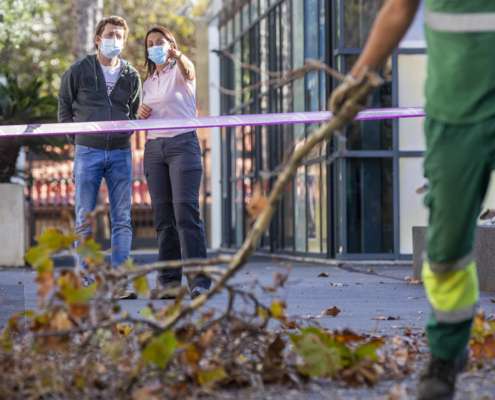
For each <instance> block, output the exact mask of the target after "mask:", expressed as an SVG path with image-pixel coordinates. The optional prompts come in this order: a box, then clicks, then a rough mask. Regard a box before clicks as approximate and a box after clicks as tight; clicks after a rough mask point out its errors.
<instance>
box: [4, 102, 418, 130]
mask: <svg viewBox="0 0 495 400" xmlns="http://www.w3.org/2000/svg"><path fill="white" fill-rule="evenodd" d="M423 116H425V113H424V110H423V108H422V107H407V108H374V109H368V110H364V111H362V112H360V113H359V114H358V116H357V117H356V119H357V120H366V119H390V118H410V117H423ZM331 117H332V113H331V112H329V111H311V112H299V113H281V114H253V115H224V116H221V117H198V118H170V119H147V120H139V121H137V120H130V121H102V122H74V123H68V124H38V125H36V124H30V125H0V137H8V136H28V135H63V134H67V133H69V134H74V133H77V134H79V133H90V132H125V131H137V130H156V129H191V130H195V129H198V128H213V127H227V126H243V125H278V124H301V123H306V124H307V123H312V122H325V121H328V120H329V119H330V118H331Z"/></svg>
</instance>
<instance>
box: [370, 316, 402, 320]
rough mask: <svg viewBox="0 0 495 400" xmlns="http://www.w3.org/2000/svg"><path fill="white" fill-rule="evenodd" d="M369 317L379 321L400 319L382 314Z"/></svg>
mask: <svg viewBox="0 0 495 400" xmlns="http://www.w3.org/2000/svg"><path fill="white" fill-rule="evenodd" d="M371 319H378V320H380V321H393V320H396V319H400V317H397V318H396V317H385V316H384V315H379V316H377V317H373V318H371Z"/></svg>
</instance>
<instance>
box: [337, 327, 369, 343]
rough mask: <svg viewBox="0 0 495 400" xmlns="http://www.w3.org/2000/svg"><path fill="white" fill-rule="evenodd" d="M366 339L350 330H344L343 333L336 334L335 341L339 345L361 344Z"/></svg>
mask: <svg viewBox="0 0 495 400" xmlns="http://www.w3.org/2000/svg"><path fill="white" fill-rule="evenodd" d="M365 339H366V337H365V336H361V335H358V334H357V333H354V332H352V331H351V330H349V329H344V331H343V332H342V333H338V332H337V333H335V340H336V341H337V342H339V343H349V342H360V341H362V340H365Z"/></svg>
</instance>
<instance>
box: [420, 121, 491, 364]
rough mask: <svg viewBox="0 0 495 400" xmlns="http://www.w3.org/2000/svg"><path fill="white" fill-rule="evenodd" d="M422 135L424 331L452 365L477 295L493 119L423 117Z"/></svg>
mask: <svg viewBox="0 0 495 400" xmlns="http://www.w3.org/2000/svg"><path fill="white" fill-rule="evenodd" d="M425 134H426V149H427V150H426V155H425V161H424V171H425V177H426V178H427V179H428V180H429V183H430V190H429V191H428V193H427V195H426V196H425V205H426V206H427V207H428V208H429V210H430V217H429V227H428V243H427V260H425V263H424V264H423V283H424V286H425V290H426V294H427V297H428V299H429V301H430V304H431V305H432V314H431V316H430V318H429V320H428V322H427V324H426V330H427V335H428V340H429V344H430V349H431V352H432V354H433V355H435V356H436V357H439V358H442V359H445V360H451V359H454V358H455V357H457V356H458V355H460V354H461V353H462V352H463V351H464V350H465V349H466V346H467V344H468V341H469V337H470V331H471V324H472V320H473V317H474V313H475V309H476V304H477V301H478V296H479V292H478V281H477V274H476V266H475V264H474V260H473V258H472V250H473V243H474V238H475V233H476V225H477V219H478V216H479V214H480V210H481V205H482V202H483V198H484V196H485V194H486V190H487V188H488V183H489V181H490V174H491V171H492V170H493V169H494V168H495V117H492V118H489V119H487V120H484V121H481V122H479V123H476V124H471V125H451V124H446V123H443V122H440V121H438V120H435V119H433V118H429V117H427V118H426V122H425Z"/></svg>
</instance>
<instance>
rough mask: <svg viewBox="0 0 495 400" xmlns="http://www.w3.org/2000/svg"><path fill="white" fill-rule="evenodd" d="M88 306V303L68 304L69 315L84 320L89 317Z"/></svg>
mask: <svg viewBox="0 0 495 400" xmlns="http://www.w3.org/2000/svg"><path fill="white" fill-rule="evenodd" d="M89 310H90V306H89V304H88V303H69V314H70V315H71V316H73V317H77V318H79V319H80V320H84V319H86V318H87V317H88V316H89Z"/></svg>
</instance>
